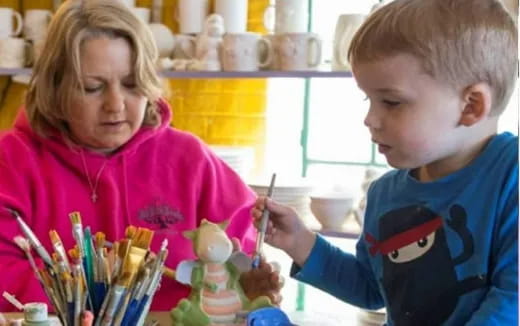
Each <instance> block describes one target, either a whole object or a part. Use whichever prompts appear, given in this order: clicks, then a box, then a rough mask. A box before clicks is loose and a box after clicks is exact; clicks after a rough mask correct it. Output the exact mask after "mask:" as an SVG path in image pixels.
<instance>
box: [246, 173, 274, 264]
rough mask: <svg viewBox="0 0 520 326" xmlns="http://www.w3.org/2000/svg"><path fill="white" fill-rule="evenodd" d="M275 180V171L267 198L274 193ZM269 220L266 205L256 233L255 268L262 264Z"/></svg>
mask: <svg viewBox="0 0 520 326" xmlns="http://www.w3.org/2000/svg"><path fill="white" fill-rule="evenodd" d="M275 180H276V173H273V175H272V176H271V184H270V185H269V189H268V190H267V198H271V197H272V195H273V190H274V182H275ZM266 205H267V204H266ZM268 221H269V211H268V210H267V207H264V210H263V211H262V219H261V220H260V230H258V234H257V235H256V249H255V255H254V257H253V264H252V266H253V268H258V266H259V265H260V256H261V253H262V245H263V244H264V239H265V232H266V230H267V222H268Z"/></svg>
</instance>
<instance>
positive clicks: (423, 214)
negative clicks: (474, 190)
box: [366, 205, 486, 326]
mask: <svg viewBox="0 0 520 326" xmlns="http://www.w3.org/2000/svg"><path fill="white" fill-rule="evenodd" d="M450 217H451V219H446V220H444V222H445V223H446V224H447V226H448V227H450V228H451V229H452V230H453V231H455V232H456V233H457V235H458V236H459V237H460V240H461V241H462V244H463V250H462V253H461V254H460V255H459V256H458V257H455V258H452V257H451V254H450V250H449V248H448V244H447V241H446V232H445V230H444V228H445V227H446V226H445V225H443V219H442V218H441V217H440V216H439V215H438V214H436V213H435V212H433V211H431V210H430V209H428V208H426V207H425V206H422V205H413V206H407V207H403V208H399V209H396V210H393V211H390V212H388V213H386V214H385V215H383V216H382V217H381V218H380V219H379V238H380V239H379V240H377V239H376V238H375V237H374V236H372V235H370V234H368V233H366V241H367V242H368V243H369V244H370V245H371V247H370V249H369V251H370V254H371V255H372V256H375V255H376V254H377V253H378V252H379V253H381V255H382V260H383V280H382V284H383V287H384V290H385V295H386V298H387V300H388V302H389V314H390V316H391V318H392V320H393V321H394V323H395V325H397V326H408V325H410V326H412V325H414V326H416V325H421V326H429V325H431V326H433V325H440V324H441V323H443V322H444V321H446V320H447V319H448V318H449V316H450V315H451V313H452V312H453V310H454V309H455V307H456V305H457V302H458V300H459V296H461V295H462V294H464V293H466V292H469V291H472V290H474V289H476V288H479V287H482V286H484V285H485V279H486V278H485V276H482V275H477V276H474V277H470V278H467V279H464V280H461V281H459V280H458V279H457V274H456V272H455V266H456V265H459V264H462V263H464V262H465V261H467V260H468V259H469V258H470V257H471V256H472V255H473V253H474V246H473V237H472V235H471V233H470V232H469V229H468V228H467V226H466V218H467V217H466V211H465V210H464V208H462V207H461V206H459V205H454V206H452V207H451V209H450Z"/></svg>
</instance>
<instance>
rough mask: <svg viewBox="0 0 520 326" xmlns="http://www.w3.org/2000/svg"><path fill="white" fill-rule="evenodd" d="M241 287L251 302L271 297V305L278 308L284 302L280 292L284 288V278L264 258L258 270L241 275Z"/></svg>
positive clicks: (254, 269)
mask: <svg viewBox="0 0 520 326" xmlns="http://www.w3.org/2000/svg"><path fill="white" fill-rule="evenodd" d="M240 285H241V286H242V289H243V290H244V293H245V295H246V296H247V298H248V299H249V300H251V301H252V300H254V299H256V298H258V297H260V296H263V295H265V296H267V297H269V299H271V303H273V304H274V305H276V306H279V305H280V302H281V301H282V296H281V294H280V290H281V289H282V286H283V278H282V277H281V276H280V272H279V270H278V269H276V268H274V266H273V265H272V264H270V263H268V262H266V261H265V258H264V257H262V258H261V259H260V265H259V266H258V268H253V269H251V270H250V271H248V272H245V273H242V275H240Z"/></svg>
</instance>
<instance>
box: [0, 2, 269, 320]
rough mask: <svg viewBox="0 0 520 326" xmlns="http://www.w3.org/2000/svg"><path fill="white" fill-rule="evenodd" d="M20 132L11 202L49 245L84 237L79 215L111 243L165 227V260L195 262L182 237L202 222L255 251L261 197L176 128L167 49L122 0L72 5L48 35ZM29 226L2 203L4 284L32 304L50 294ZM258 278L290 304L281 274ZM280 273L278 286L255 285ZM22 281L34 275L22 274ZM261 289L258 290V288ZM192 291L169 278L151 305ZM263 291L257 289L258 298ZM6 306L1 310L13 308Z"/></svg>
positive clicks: (0, 192)
mask: <svg viewBox="0 0 520 326" xmlns="http://www.w3.org/2000/svg"><path fill="white" fill-rule="evenodd" d="M43 53H44V54H43V55H42V56H41V58H40V59H39V61H38V62H37V63H36V65H35V67H34V70H33V77H32V79H31V82H30V85H29V90H28V93H27V96H26V107H25V110H21V113H20V115H19V117H18V118H17V121H16V122H15V126H14V129H13V130H12V131H10V132H9V133H8V134H6V135H4V136H3V137H2V138H1V139H0V167H1V171H2V172H1V177H0V206H1V207H6V208H11V209H15V210H16V211H18V212H20V214H21V215H22V217H23V219H24V220H25V221H26V222H27V223H28V224H29V225H30V227H31V228H32V229H33V231H34V232H35V233H36V235H37V236H38V238H39V239H40V240H41V241H42V243H43V244H44V246H45V247H47V249H50V248H52V246H51V242H50V240H49V238H48V232H49V230H51V229H55V230H56V231H57V233H58V234H59V235H60V236H61V239H62V241H63V243H64V244H65V247H66V248H72V246H73V244H74V240H73V237H72V232H71V222H70V221H69V217H68V216H69V214H70V213H71V212H73V211H79V212H80V213H81V216H82V223H83V225H84V226H90V228H91V229H92V231H93V232H98V231H102V232H104V233H105V234H106V238H107V239H108V240H111V241H114V240H118V239H121V238H123V237H124V236H125V228H126V227H127V226H128V225H134V226H137V227H144V228H148V229H152V230H153V231H154V232H155V237H154V239H153V242H152V245H151V248H152V250H153V251H157V250H158V247H159V245H160V242H161V241H162V240H163V239H165V238H166V239H168V241H169V244H170V245H169V255H168V259H167V261H166V265H167V266H169V267H172V268H175V267H176V266H177V264H178V263H179V262H180V261H182V260H185V259H192V258H193V257H194V256H193V252H192V249H191V248H192V247H191V242H190V241H188V240H187V239H185V238H184V237H183V236H182V232H183V231H185V230H191V229H195V228H196V227H197V226H198V224H199V222H200V221H201V220H202V218H206V219H208V220H210V221H213V222H220V221H223V220H228V219H229V221H230V224H229V226H228V228H227V232H228V235H229V236H230V237H234V238H238V239H239V240H240V244H241V246H242V248H243V250H244V251H246V252H251V251H252V250H253V245H254V242H253V241H254V236H255V231H254V227H253V226H252V225H251V220H250V217H249V211H250V209H251V207H252V205H253V203H254V200H255V196H254V194H253V193H252V191H251V190H250V189H249V188H248V187H247V186H246V185H244V183H243V182H242V181H241V180H240V178H239V177H238V176H237V174H236V173H234V172H233V171H232V170H231V169H230V168H229V167H228V166H227V165H226V164H224V163H223V162H222V161H221V160H219V159H218V158H217V157H216V156H215V155H214V154H213V153H212V152H211V151H210V150H209V149H208V147H207V146H206V145H204V144H203V143H202V142H201V141H200V140H199V139H198V138H196V137H194V136H192V135H189V134H187V133H184V132H182V131H179V130H174V129H172V128H170V127H169V123H170V119H171V111H170V108H169V106H168V104H167V103H166V102H165V101H164V100H162V99H161V85H160V80H159V78H158V76H157V74H156V70H155V61H156V60H157V49H156V47H155V44H154V41H153V37H152V35H151V33H150V31H149V30H148V28H147V26H146V25H145V24H144V23H143V22H141V21H140V20H139V19H138V18H136V17H135V16H134V15H133V14H132V13H131V12H130V11H129V10H128V9H127V8H126V7H124V6H123V5H121V4H119V3H118V1H110V0H105V1H103V0H99V1H79V0H69V1H66V2H65V3H64V4H63V5H62V6H61V7H60V9H59V10H58V12H57V13H56V14H55V16H54V18H53V21H52V22H51V24H50V26H49V30H48V37H47V40H46V44H45V46H44V49H43ZM19 233H20V231H19V227H18V225H17V224H16V220H15V219H13V218H12V217H11V216H10V214H9V213H8V211H7V210H5V209H0V257H1V260H2V278H1V279H0V291H8V292H10V293H12V294H15V295H16V296H17V298H18V299H19V300H20V301H22V302H29V301H41V300H45V295H44V292H43V290H42V289H41V287H40V285H39V284H38V282H37V279H36V278H35V277H34V275H33V272H32V270H31V269H30V266H29V264H28V262H27V261H26V259H25V257H24V255H23V252H22V251H21V250H20V249H19V248H18V247H17V246H16V245H15V243H14V242H13V241H12V238H13V237H14V236H15V235H17V234H19ZM263 266H264V267H265V269H264V271H265V273H266V274H263V275H261V274H262V273H258V272H255V273H257V274H258V275H257V274H247V275H246V276H247V277H246V278H247V279H248V280H249V281H248V282H246V283H247V284H243V285H244V286H245V287H246V289H245V290H246V292H248V293H249V294H251V295H256V293H262V292H265V291H264V290H268V291H267V292H269V293H268V294H270V295H271V296H272V298H273V299H274V301H279V297H278V293H277V291H278V290H279V287H278V275H277V273H275V272H272V271H271V270H270V268H269V267H268V266H267V264H264V265H263ZM267 274H270V276H271V280H272V283H271V284H269V285H268V286H267V288H265V289H264V288H256V286H257V284H260V282H255V281H254V280H256V277H259V278H263V277H265V276H266V275H267ZM21 280H23V282H22V281H21ZM251 284H252V285H253V286H250V285H251ZM188 291H189V288H187V287H185V286H181V285H180V284H179V283H177V282H176V281H174V280H171V279H166V278H164V279H163V281H162V284H161V287H160V289H159V291H158V292H157V294H156V295H155V299H154V302H153V304H152V310H169V309H171V308H172V307H173V306H175V304H176V303H177V301H178V300H179V299H180V298H182V297H185V296H186V295H187V294H188ZM253 293H254V294H253ZM11 309H12V307H9V306H8V305H7V304H6V303H5V302H1V301H0V311H2V310H3V311H6V310H11Z"/></svg>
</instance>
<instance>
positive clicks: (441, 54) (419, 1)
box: [348, 0, 518, 115]
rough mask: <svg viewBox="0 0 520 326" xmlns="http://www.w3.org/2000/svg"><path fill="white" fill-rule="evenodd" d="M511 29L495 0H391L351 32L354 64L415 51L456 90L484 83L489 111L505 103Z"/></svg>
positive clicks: (512, 58)
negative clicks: (488, 94)
mask: <svg viewBox="0 0 520 326" xmlns="http://www.w3.org/2000/svg"><path fill="white" fill-rule="evenodd" d="M517 41H518V35H517V29H516V25H515V23H514V21H513V19H512V17H511V16H510V15H509V14H508V12H507V11H506V9H505V8H504V7H503V5H502V4H501V3H500V2H499V1H498V0H396V1H394V2H391V3H389V4H388V5H385V6H383V7H381V8H380V9H378V10H376V11H375V12H374V13H373V14H371V15H370V16H369V17H368V18H367V20H366V21H365V22H364V24H363V25H362V26H361V27H360V29H359V30H358V31H357V33H356V35H355V36H354V38H353V40H352V43H351V44H350V48H349V51H348V58H349V61H350V62H351V64H352V66H353V67H354V66H355V65H356V64H358V63H366V62H371V61H374V60H378V59H381V58H384V57H388V56H392V55H396V54H399V53H407V54H411V55H413V56H415V57H416V58H417V59H418V60H419V61H420V62H421V64H422V66H423V69H424V70H425V71H426V72H427V73H428V74H430V75H431V76H432V77H433V78H435V79H437V80H440V81H443V82H447V83H449V84H450V85H452V86H453V87H455V88H456V89H457V90H463V89H464V88H466V87H468V86H470V85H472V84H475V83H479V82H486V83H488V84H489V85H490V87H491V89H492V92H493V95H492V96H493V97H492V114H493V115H499V114H500V113H501V112H502V111H503V110H504V108H505V107H506V105H507V102H508V101H509V98H510V96H511V93H512V91H513V88H514V84H515V80H516V75H517Z"/></svg>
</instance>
